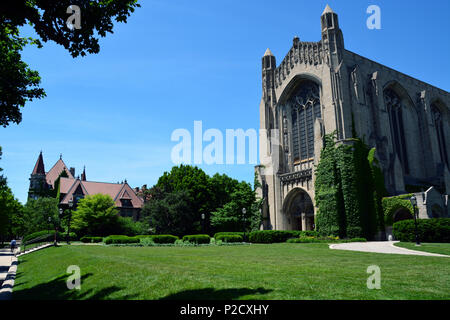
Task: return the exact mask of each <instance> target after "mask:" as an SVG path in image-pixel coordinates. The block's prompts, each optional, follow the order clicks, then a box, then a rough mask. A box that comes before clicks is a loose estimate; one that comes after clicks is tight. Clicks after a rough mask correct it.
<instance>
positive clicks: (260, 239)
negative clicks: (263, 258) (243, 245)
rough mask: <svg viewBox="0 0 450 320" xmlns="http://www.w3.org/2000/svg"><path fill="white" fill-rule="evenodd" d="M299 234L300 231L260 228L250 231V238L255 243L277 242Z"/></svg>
mask: <svg viewBox="0 0 450 320" xmlns="http://www.w3.org/2000/svg"><path fill="white" fill-rule="evenodd" d="M299 235H300V231H281V230H258V231H252V232H250V235H249V240H250V242H253V243H277V242H286V240H287V239H289V238H294V237H298V236H299Z"/></svg>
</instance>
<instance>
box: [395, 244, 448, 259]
mask: <svg viewBox="0 0 450 320" xmlns="http://www.w3.org/2000/svg"><path fill="white" fill-rule="evenodd" d="M395 245H396V246H397V247H402V248H406V249H411V250H417V251H425V252H431V253H439V254H446V255H449V256H450V243H421V245H420V246H416V243H415V242H397V243H395Z"/></svg>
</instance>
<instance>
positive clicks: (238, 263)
mask: <svg viewBox="0 0 450 320" xmlns="http://www.w3.org/2000/svg"><path fill="white" fill-rule="evenodd" d="M19 261H20V262H19V265H18V273H17V276H16V282H15V286H14V291H13V299H215V300H223V299H226V300H228V299H275V300H279V299H283V300H284V299H286V300H288V299H450V264H449V263H448V262H449V260H448V259H447V258H442V257H422V256H405V255H393V254H377V253H364V252H352V251H342V250H331V249H329V248H328V245H327V244H321V243H317V244H290V243H280V244H271V245H263V244H261V245H258V244H253V245H243V246H224V247H217V246H210V247H209V246H205V247H109V246H61V247H51V248H48V249H44V250H41V251H37V252H33V253H30V254H28V255H25V256H23V257H20V260H19ZM70 265H78V266H79V267H80V269H81V275H82V280H81V290H79V291H77V290H68V289H67V287H66V281H67V278H68V276H69V275H68V274H67V273H66V270H67V267H68V266H70ZM370 265H378V266H379V267H380V269H381V289H380V290H376V289H374V290H369V289H368V288H367V285H366V283H367V278H368V277H369V276H370V275H369V274H367V273H366V271H367V268H368V266H370Z"/></svg>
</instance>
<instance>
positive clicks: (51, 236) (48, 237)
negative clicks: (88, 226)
mask: <svg viewBox="0 0 450 320" xmlns="http://www.w3.org/2000/svg"><path fill="white" fill-rule="evenodd" d="M56 236H57V238H58V240H59V241H63V240H66V239H67V233H66V232H57V233H56ZM40 237H43V240H53V239H54V238H55V231H54V230H52V231H50V232H49V230H42V231H38V232H34V233H30V234H28V235H26V236H25V237H23V242H24V243H26V242H28V241H30V240H33V239H36V238H40ZM69 240H70V241H77V240H78V237H77V235H76V234H75V233H74V232H71V233H70V234H69Z"/></svg>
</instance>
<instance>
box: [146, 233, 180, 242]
mask: <svg viewBox="0 0 450 320" xmlns="http://www.w3.org/2000/svg"><path fill="white" fill-rule="evenodd" d="M150 238H151V239H152V240H153V242H154V243H172V244H173V243H175V241H177V240H178V239H179V238H178V237H177V236H173V235H170V234H158V235H153V236H151V237H150Z"/></svg>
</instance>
